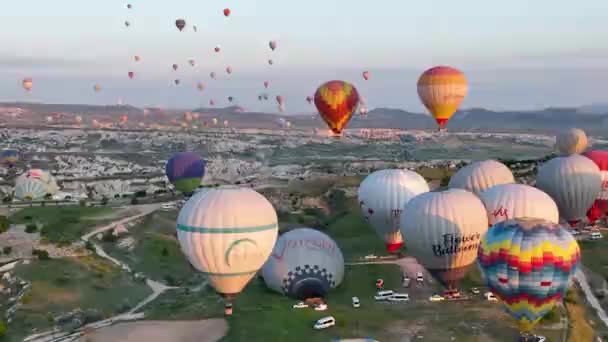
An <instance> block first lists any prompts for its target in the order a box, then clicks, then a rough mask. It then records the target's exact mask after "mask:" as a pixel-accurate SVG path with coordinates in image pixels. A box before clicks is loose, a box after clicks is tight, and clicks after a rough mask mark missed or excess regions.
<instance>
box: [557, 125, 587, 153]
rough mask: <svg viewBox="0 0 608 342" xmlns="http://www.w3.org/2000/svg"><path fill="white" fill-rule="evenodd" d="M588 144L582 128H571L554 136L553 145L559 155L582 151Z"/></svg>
mask: <svg viewBox="0 0 608 342" xmlns="http://www.w3.org/2000/svg"><path fill="white" fill-rule="evenodd" d="M588 146H589V142H588V141H587V135H586V134H585V131H583V130H582V129H578V128H571V129H568V130H566V131H563V132H560V133H559V134H558V135H557V136H556V137H555V147H556V149H557V150H558V152H559V153H560V154H561V155H566V156H567V155H571V154H578V153H583V152H585V150H586V149H587V147H588Z"/></svg>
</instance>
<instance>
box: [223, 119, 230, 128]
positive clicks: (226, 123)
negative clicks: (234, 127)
mask: <svg viewBox="0 0 608 342" xmlns="http://www.w3.org/2000/svg"><path fill="white" fill-rule="evenodd" d="M229 125H230V123H229V122H228V120H224V128H228V126H229Z"/></svg>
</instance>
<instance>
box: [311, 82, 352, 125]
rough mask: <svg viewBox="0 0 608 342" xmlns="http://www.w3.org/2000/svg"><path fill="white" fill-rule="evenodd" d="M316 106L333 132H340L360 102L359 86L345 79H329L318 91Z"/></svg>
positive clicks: (315, 99)
mask: <svg viewBox="0 0 608 342" xmlns="http://www.w3.org/2000/svg"><path fill="white" fill-rule="evenodd" d="M314 101H315V106H316V107H317V110H318V111H319V114H321V117H322V118H323V120H325V122H326V123H327V125H328V126H329V128H330V129H331V130H332V132H334V133H336V134H340V133H341V132H342V129H344V127H345V126H346V124H347V123H348V121H349V120H350V118H351V117H352V115H353V112H354V111H355V109H356V108H357V104H358V103H359V93H358V92H357V88H355V86H353V85H352V84H350V83H347V82H344V81H329V82H327V83H324V84H322V85H321V86H320V87H319V88H318V89H317V91H316V93H315V97H314Z"/></svg>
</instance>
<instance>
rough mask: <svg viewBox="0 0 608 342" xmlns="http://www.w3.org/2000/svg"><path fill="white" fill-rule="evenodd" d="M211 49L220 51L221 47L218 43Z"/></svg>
mask: <svg viewBox="0 0 608 342" xmlns="http://www.w3.org/2000/svg"><path fill="white" fill-rule="evenodd" d="M213 50H215V52H220V50H221V48H220V46H219V45H217V46H216V47H215V48H214V49H213Z"/></svg>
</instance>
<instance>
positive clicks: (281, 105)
mask: <svg viewBox="0 0 608 342" xmlns="http://www.w3.org/2000/svg"><path fill="white" fill-rule="evenodd" d="M285 109H286V108H285V104H284V103H281V104H280V105H279V112H281V113H283V112H285Z"/></svg>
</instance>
